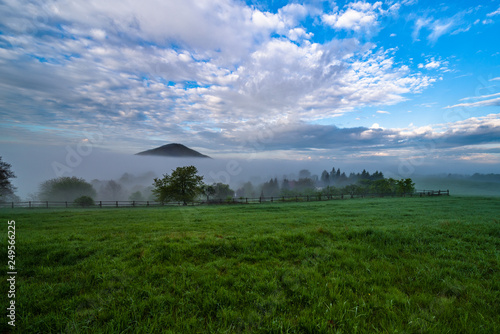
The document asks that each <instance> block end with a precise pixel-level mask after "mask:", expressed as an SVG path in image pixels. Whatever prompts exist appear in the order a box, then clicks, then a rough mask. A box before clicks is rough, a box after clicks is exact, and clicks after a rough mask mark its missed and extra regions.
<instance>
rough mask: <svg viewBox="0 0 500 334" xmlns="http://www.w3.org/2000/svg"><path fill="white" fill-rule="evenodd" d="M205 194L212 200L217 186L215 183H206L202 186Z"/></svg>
mask: <svg viewBox="0 0 500 334" xmlns="http://www.w3.org/2000/svg"><path fill="white" fill-rule="evenodd" d="M201 192H202V193H203V195H205V196H207V202H208V201H210V196H213V195H215V188H214V186H213V185H208V184H204V185H203V186H202V188H201Z"/></svg>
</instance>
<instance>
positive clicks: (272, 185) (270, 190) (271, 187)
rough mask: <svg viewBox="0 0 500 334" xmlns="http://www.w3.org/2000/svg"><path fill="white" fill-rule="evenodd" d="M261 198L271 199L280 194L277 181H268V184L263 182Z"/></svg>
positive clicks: (275, 179)
mask: <svg viewBox="0 0 500 334" xmlns="http://www.w3.org/2000/svg"><path fill="white" fill-rule="evenodd" d="M262 194H263V195H262V197H264V196H267V197H273V196H278V195H279V194H280V186H279V184H278V179H277V178H274V179H270V180H269V182H265V183H264V184H263V185H262Z"/></svg>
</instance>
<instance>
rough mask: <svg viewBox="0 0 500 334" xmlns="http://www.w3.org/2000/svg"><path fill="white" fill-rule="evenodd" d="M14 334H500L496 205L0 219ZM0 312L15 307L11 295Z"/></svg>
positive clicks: (364, 202) (85, 213) (150, 211)
mask: <svg viewBox="0 0 500 334" xmlns="http://www.w3.org/2000/svg"><path fill="white" fill-rule="evenodd" d="M0 219H1V220H2V221H3V222H4V224H3V226H4V227H3V229H4V231H5V232H2V233H4V234H2V236H3V237H2V238H1V243H0V247H1V254H2V258H3V259H4V262H5V267H4V268H5V269H4V272H7V271H8V270H7V267H6V265H7V238H6V236H7V225H6V223H7V221H8V220H15V221H16V266H17V272H18V275H17V282H16V284H17V286H16V288H17V290H16V327H15V331H12V329H13V328H12V327H10V326H8V325H7V321H6V320H7V319H6V318H4V320H3V321H2V322H1V326H2V327H1V328H0V329H1V330H2V332H8V331H12V332H16V333H244V332H252V333H377V332H379V333H396V332H397V333H499V332H500V302H499V301H500V198H494V197H491V198H488V197H453V196H450V197H423V198H418V197H417V198H415V197H414V198H373V199H369V198H365V199H352V200H351V199H349V200H333V201H324V202H308V203H269V204H253V205H221V206H218V205H214V206H198V207H196V206H195V207H164V208H162V207H157V208H118V209H31V210H29V209H2V210H0ZM2 286H3V287H4V288H3V289H4V290H3V291H4V292H2V294H1V296H0V298H1V300H2V305H7V303H8V300H7V284H5V283H4V284H3V285H2Z"/></svg>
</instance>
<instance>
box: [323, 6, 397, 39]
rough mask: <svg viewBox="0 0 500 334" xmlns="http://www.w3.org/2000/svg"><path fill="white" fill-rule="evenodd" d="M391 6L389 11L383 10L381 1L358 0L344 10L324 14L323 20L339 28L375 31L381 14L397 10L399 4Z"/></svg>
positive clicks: (366, 31)
mask: <svg viewBox="0 0 500 334" xmlns="http://www.w3.org/2000/svg"><path fill="white" fill-rule="evenodd" d="M391 8H392V9H390V10H388V11H383V10H382V2H380V1H378V2H375V3H373V4H370V3H367V2H361V1H358V2H353V3H349V4H348V5H347V9H346V10H344V11H340V12H336V13H332V14H323V15H322V21H323V22H324V23H325V24H327V25H330V26H332V27H334V28H336V29H339V30H340V29H344V30H353V31H355V32H365V33H373V32H374V31H373V30H377V26H378V18H379V16H380V15H382V14H387V13H394V12H397V10H398V9H399V6H396V7H391Z"/></svg>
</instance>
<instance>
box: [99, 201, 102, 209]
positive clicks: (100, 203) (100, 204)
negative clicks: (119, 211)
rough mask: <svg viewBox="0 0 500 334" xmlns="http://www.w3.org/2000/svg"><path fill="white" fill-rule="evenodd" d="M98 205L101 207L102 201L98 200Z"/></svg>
mask: <svg viewBox="0 0 500 334" xmlns="http://www.w3.org/2000/svg"><path fill="white" fill-rule="evenodd" d="M99 207H100V208H101V209H102V201H99Z"/></svg>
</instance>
